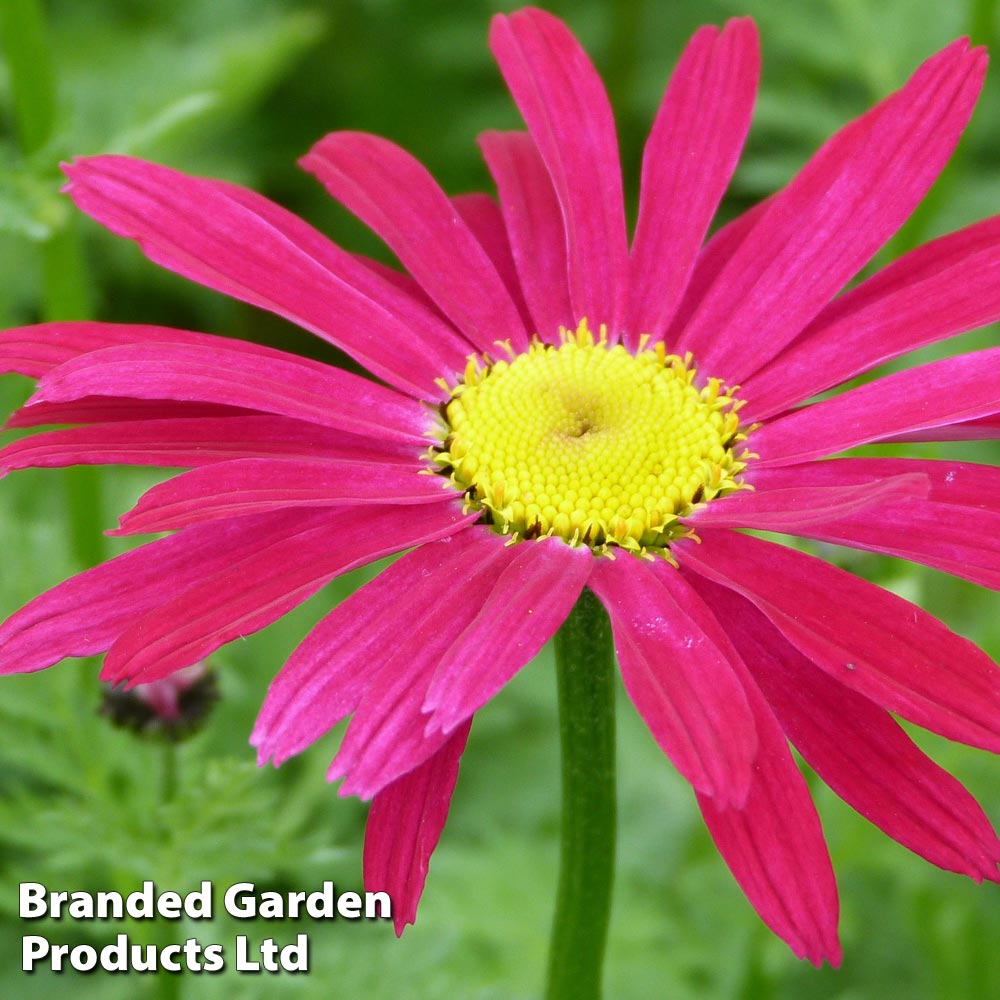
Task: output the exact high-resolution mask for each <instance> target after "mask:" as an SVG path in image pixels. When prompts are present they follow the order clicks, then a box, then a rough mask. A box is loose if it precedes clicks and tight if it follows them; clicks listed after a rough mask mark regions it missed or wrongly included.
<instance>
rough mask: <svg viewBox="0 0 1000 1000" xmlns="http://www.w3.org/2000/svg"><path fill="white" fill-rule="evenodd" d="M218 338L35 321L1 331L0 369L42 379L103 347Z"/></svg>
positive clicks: (129, 327) (159, 328)
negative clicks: (69, 362) (47, 374)
mask: <svg viewBox="0 0 1000 1000" xmlns="http://www.w3.org/2000/svg"><path fill="white" fill-rule="evenodd" d="M219 339H221V338H218V337H212V336H210V335H208V334H201V333H191V332H189V331H187V330H173V329H171V328H169V327H165V326H144V325H138V324H130V323H94V322H87V321H83V322H70V323H62V322H59V323H36V324H34V325H33V326H20V327H14V328H13V329H10V330H3V331H2V332H0V365H2V366H3V367H2V368H0V371H3V372H17V373H18V374H19V375H27V376H29V377H30V378H41V377H42V375H44V374H45V373H46V372H48V371H51V370H52V369H53V368H58V367H59V365H61V364H65V363H66V362H67V361H70V360H71V359H73V358H75V357H77V356H78V355H80V354H88V353H89V352H90V351H99V350H100V349H101V348H102V347H117V346H118V345H119V344H135V343H141V342H143V341H149V340H152V341H159V342H166V343H173V344H197V343H203V342H204V343H215V342H217V341H218V340H219Z"/></svg>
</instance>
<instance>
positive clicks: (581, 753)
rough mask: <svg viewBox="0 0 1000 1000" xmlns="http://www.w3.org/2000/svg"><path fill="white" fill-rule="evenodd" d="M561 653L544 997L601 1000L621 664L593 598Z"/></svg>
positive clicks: (580, 607) (580, 609)
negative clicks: (556, 847)
mask: <svg viewBox="0 0 1000 1000" xmlns="http://www.w3.org/2000/svg"><path fill="white" fill-rule="evenodd" d="M555 648H556V677H557V681H558V689H559V733H560V742H561V744H562V793H563V813H562V837H561V848H560V863H559V888H558V891H557V895H556V912H555V918H554V920H553V924H552V940H551V943H550V946H549V969H548V985H547V989H546V993H545V996H546V1000H599V998H600V996H601V993H602V989H601V970H602V967H603V964H604V950H605V944H606V941H607V933H608V921H609V917H610V911H611V887H612V884H613V882H614V871H615V826H616V823H615V812H616V805H615V681H614V662H615V660H614V647H613V644H612V641H611V623H610V622H609V621H608V616H607V614H606V613H605V611H604V609H603V608H602V607H601V605H600V602H599V601H598V600H597V598H596V597H595V596H594V595H593V594H592V593H591V592H590V591H589V590H585V591H584V592H583V593H582V594H581V595H580V599H579V600H578V601H577V603H576V607H574V608H573V611H572V612H571V613H570V616H569V618H567V619H566V622H565V623H564V624H563V626H562V628H561V629H560V630H559V632H558V633H557V634H556V638H555Z"/></svg>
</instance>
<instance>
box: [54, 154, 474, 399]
mask: <svg viewBox="0 0 1000 1000" xmlns="http://www.w3.org/2000/svg"><path fill="white" fill-rule="evenodd" d="M64 170H65V172H66V175H67V176H68V177H69V179H70V183H69V185H68V186H67V190H68V191H69V193H70V195H71V196H72V198H73V200H74V201H75V202H76V204H77V206H78V207H79V208H80V209H82V210H83V211H84V212H86V213H87V214H88V215H90V216H92V217H93V218H95V219H96V220H97V221H98V222H100V223H102V224H103V225H105V226H107V228H108V229H110V230H111V231H112V232H113V233H115V234H117V235H119V236H125V237H127V238H129V239H134V240H136V241H137V242H138V243H139V245H140V247H141V248H142V250H143V252H144V253H145V254H146V255H147V256H148V257H149V258H150V260H153V261H155V262H156V263H157V264H160V265H162V266H163V267H166V268H169V269H170V270H172V271H176V272H177V273H178V274H181V275H183V276H184V277H186V278H190V279H192V280H194V281H198V282H200V283H202V284H204V285H207V286H208V287H209V288H214V289H216V290H217V291H220V292H224V293H226V294H227V295H232V296H233V297H234V298H237V299H240V300H241V301H243V302H249V303H251V304H252V305H255V306H260V307H261V308H264V309H269V310H271V311H272V312H275V313H277V314H278V315H279V316H284V317H285V318H286V319H289V320H291V321H292V322H293V323H297V324H298V325H299V326H302V327H304V328H305V329H307V330H311V331H312V332H313V333H316V334H318V335H319V336H321V337H323V338H324V339H325V340H328V341H330V342H331V343H333V344H336V345H337V346H338V347H341V348H343V349H344V350H345V351H346V352H347V353H348V354H350V355H352V357H354V358H356V359H357V360H358V361H360V362H361V363H362V364H363V365H365V367H367V368H369V369H370V370H371V371H372V372H374V373H375V374H376V375H379V376H380V377H382V378H384V379H385V380H386V381H388V382H389V383H390V384H392V385H394V386H396V387H397V388H399V389H402V390H403V391H405V392H409V393H410V394H412V395H416V396H418V397H424V398H438V396H439V395H440V393H439V391H438V390H437V389H436V386H435V383H434V379H435V378H436V377H438V376H444V377H448V376H450V375H453V373H455V372H458V371H461V370H462V369H463V368H464V364H465V354H466V353H467V350H468V348H467V345H466V344H465V343H464V342H463V341H462V339H461V338H460V337H458V336H457V335H456V334H455V332H454V331H453V330H452V329H451V328H450V327H449V326H448V325H447V324H446V323H444V322H443V321H442V320H441V319H439V318H438V317H437V316H435V315H434V314H433V313H431V312H430V311H429V310H427V309H426V308H425V307H424V306H423V305H421V303H419V302H418V301H417V300H415V299H413V298H412V297H411V296H409V295H407V294H406V293H405V292H404V291H402V290H401V289H400V288H399V287H398V286H397V285H395V284H393V283H391V282H389V281H386V280H385V279H384V278H383V277H381V276H380V275H378V274H376V273H375V271H374V270H372V269H371V268H369V267H365V266H364V265H363V264H362V263H360V262H359V261H357V260H355V259H354V258H353V257H352V256H351V254H349V253H346V252H345V251H343V250H341V249H340V248H339V247H337V246H336V245H335V244H333V243H331V242H330V241H329V240H327V239H326V238H325V237H324V236H322V235H321V234H320V233H318V232H317V231H316V230H315V229H313V228H312V227H311V226H308V225H307V224H306V223H304V222H302V220H301V219H298V218H296V216H294V215H292V214H291V213H290V212H287V211H285V210H284V209H283V208H281V207H280V206H278V205H275V204H274V203H272V202H269V201H268V200H267V199H266V198H263V197H261V196H260V195H257V194H255V193H254V192H252V191H247V190H245V189H243V188H239V187H237V186H236V185H232V184H224V183H222V182H219V181H211V180H206V179H204V178H198V177H188V176H187V175H185V174H181V173H178V172H177V171H174V170H169V169H168V168H166V167H161V166H157V165H155V164H151V163H145V162H143V161H142V160H133V159H130V158H128V157H123V156H97V157H91V158H89V159H82V160H78V161H76V162H75V163H73V164H72V165H69V166H66V167H64Z"/></svg>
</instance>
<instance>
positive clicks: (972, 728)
mask: <svg viewBox="0 0 1000 1000" xmlns="http://www.w3.org/2000/svg"><path fill="white" fill-rule="evenodd" d="M675 550H676V554H677V557H678V558H679V559H680V560H681V562H682V564H683V565H684V566H686V567H688V568H690V569H692V570H695V571H696V572H698V573H700V574H701V575H702V576H705V577H707V578H708V579H709V580H713V581H714V582H716V583H719V584H722V586H724V587H728V588H729V589H731V590H735V591H736V592H737V593H740V594H742V595H743V596H744V597H745V598H746V599H747V600H749V601H750V602H751V603H752V604H754V605H755V606H756V607H757V608H758V609H759V610H760V611H762V612H763V613H764V614H765V615H766V616H767V618H768V619H769V620H770V621H771V623H772V624H773V625H774V627H775V628H776V629H777V630H778V631H779V632H780V633H781V634H782V635H783V636H784V637H785V639H787V640H788V641H789V642H790V643H791V644H792V645H793V646H795V647H796V648H797V649H798V650H800V652H802V653H803V654H804V655H805V656H806V657H807V658H809V659H810V660H812V661H813V662H815V663H816V665H817V666H818V667H821V668H822V669H823V670H825V671H827V673H829V674H830V675H831V676H833V677H834V678H836V679H837V680H838V681H840V682H841V683H842V684H845V685H846V686H847V687H850V688H853V689H854V690H856V691H858V692H859V693H861V694H863V695H865V696H866V697H868V698H870V699H871V700H872V701H874V702H875V703H876V704H879V705H881V706H882V707H884V708H887V709H889V711H891V712H895V713H896V714H897V715H901V716H902V717H903V718H905V719H909V720H910V721H911V722H915V723H916V724H917V725H918V726H923V727H924V728H926V729H930V730H932V731H933V732H936V733H940V734H941V735H942V736H946V737H947V738H948V739H952V740H957V741H959V742H961V743H968V744H970V745H972V746H978V747H983V748H984V749H987V750H993V751H994V752H995V751H997V750H1000V668H998V667H997V665H996V664H995V663H994V662H993V661H992V660H991V659H990V658H989V657H988V656H987V655H986V654H985V653H984V652H983V651H982V650H981V649H979V648H978V647H977V646H976V645H975V644H974V643H971V642H969V640H968V639H964V638H962V637H961V636H958V635H955V633H954V632H951V631H950V630H949V629H948V628H946V627H945V626H944V625H943V624H942V623H941V622H940V621H938V620H937V619H936V618H934V617H932V616H931V615H929V614H927V612H926V611H923V610H922V609H921V608H918V607H917V606H916V605H914V604H910V603H909V601H904V600H903V599H902V598H901V597H897V596H896V595H895V594H892V593H890V592H889V591H887V590H883V589H882V588H881V587H876V586H875V585H874V584H871V583H868V582H867V581H865V580H861V579H859V578H858V577H856V576H853V575H852V574H850V573H847V572H845V571H844V570H842V569H839V568H838V567H836V566H831V565H830V564H829V563H825V562H823V561H822V560H820V559H816V558H814V557H812V556H808V555H805V554H804V553H802V552H797V551H795V550H794V549H789V548H785V547H784V546H782V545H774V544H773V543H771V542H765V541H762V540H760V539H758V538H753V537H751V536H750V535H737V534H735V533H733V532H729V531H705V532H704V533H703V534H702V544H701V545H692V544H690V543H687V542H683V541H682V542H680V543H678V544H677V545H675Z"/></svg>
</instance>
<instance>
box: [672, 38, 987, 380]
mask: <svg viewBox="0 0 1000 1000" xmlns="http://www.w3.org/2000/svg"><path fill="white" fill-rule="evenodd" d="M967 44H968V43H967V42H966V41H965V40H960V41H957V42H955V43H953V44H952V45H950V46H949V47H948V48H946V49H945V50H943V51H942V52H940V53H938V54H937V55H936V56H934V57H932V58H931V59H929V60H928V61H927V62H925V63H924V64H923V65H922V66H921V67H920V68H919V69H918V70H917V72H916V73H915V74H914V76H913V77H912V79H911V80H910V81H909V83H907V84H906V86H905V87H903V89H902V90H900V91H899V92H897V93H896V94H894V95H892V96H891V97H889V98H888V99H887V100H885V101H883V102H882V103H881V104H880V105H878V106H877V107H876V108H875V109H874V110H873V111H871V112H869V113H868V114H867V115H865V116H864V117H863V118H860V119H858V120H857V121H855V122H852V123H851V124H850V125H848V126H847V128H845V129H843V130H842V131H841V132H839V133H838V134H837V135H835V136H834V137H833V138H832V139H830V140H829V141H828V142H827V143H826V144H825V145H824V146H823V147H822V149H820V151H819V152H818V153H817V154H816V155H815V156H814V157H813V159H812V160H811V161H810V162H809V163H808V164H807V165H806V166H805V168H804V169H803V170H802V171H801V172H800V173H799V175H798V176H797V177H796V178H795V179H794V180H793V181H792V182H791V184H789V185H788V187H787V188H785V189H784V191H782V192H781V194H780V195H778V196H777V197H776V198H775V199H774V200H773V202H772V204H771V206H770V208H769V209H768V210H767V212H766V213H765V214H764V215H763V216H762V218H761V219H760V221H759V222H758V223H757V225H756V226H754V227H753V229H752V230H751V232H750V233H749V235H748V236H747V238H746V239H745V240H744V241H743V243H742V244H740V246H739V247H738V249H737V250H736V252H735V253H734V254H733V256H732V257H731V258H730V260H729V263H728V264H727V265H726V267H725V269H724V270H723V272H722V274H721V275H720V277H719V280H718V281H716V282H715V284H714V285H713V286H712V288H711V289H710V290H709V292H708V294H707V295H706V297H705V298H704V299H703V300H702V302H701V303H700V305H699V307H698V309H697V311H696V312H695V314H694V316H693V317H692V319H691V321H690V323H689V324H688V326H687V327H686V328H685V330H684V331H683V333H682V334H681V336H680V339H679V343H678V344H677V347H676V349H677V350H678V351H680V352H684V351H691V352H693V354H694V355H695V358H696V359H697V360H698V362H699V365H700V367H701V368H702V370H703V371H704V372H706V373H709V374H712V375H715V376H717V377H720V378H725V379H726V380H727V381H729V382H730V383H733V382H740V381H742V380H743V379H745V378H746V377H747V376H748V375H750V374H752V373H753V372H755V371H756V370H757V369H759V368H760V367H761V366H762V365H764V364H765V363H766V362H767V361H769V360H770V359H771V358H772V357H774V356H775V355H776V354H777V353H778V352H779V351H780V350H781V349H782V348H783V347H784V346H785V345H786V344H788V343H790V342H791V341H792V340H793V339H794V338H795V337H796V336H797V335H798V333H799V332H800V331H801V330H802V329H803V327H805V326H806V324H807V323H809V321H810V320H812V319H813V317H814V316H816V314H817V313H818V312H819V311H820V310H821V309H822V308H823V306H824V305H826V303H827V302H828V301H829V300H830V299H831V298H832V297H833V295H834V293H835V292H836V291H837V290H838V289H840V288H841V287H842V286H843V285H844V284H845V283H846V282H847V281H848V280H849V279H850V278H851V277H853V276H854V275H855V274H856V273H857V272H858V271H859V270H860V269H861V268H862V267H863V266H864V265H865V264H866V263H867V262H868V260H870V259H871V257H872V256H873V255H874V253H875V252H876V251H877V250H878V249H879V247H881V246H882V244H883V243H885V241H886V240H887V239H888V238H889V237H890V236H891V235H892V234H893V233H894V232H895V231H896V230H897V229H898V228H899V226H900V225H901V224H902V223H903V221H904V220H905V219H906V218H907V217H908V216H909V215H910V213H911V212H912V211H913V209H914V208H915V207H916V205H917V204H918V203H919V201H920V199H921V198H923V196H924V194H926V192H927V189H928V188H929V187H930V185H931V184H932V183H933V181H934V179H935V178H936V177H937V175H938V173H939V172H940V171H941V168H942V167H943V166H944V165H945V163H946V162H947V160H948V158H949V156H950V155H951V153H952V150H953V149H954V148H955V144H956V143H957V141H958V138H959V136H960V135H961V133H962V130H963V129H964V128H965V125H966V123H967V122H968V120H969V116H970V115H971V113H972V107H973V104H974V103H975V100H976V96H977V95H978V93H979V89H980V87H981V85H982V80H983V75H984V73H985V68H986V56H985V52H984V51H983V50H982V49H973V50H971V51H969V50H968V48H967Z"/></svg>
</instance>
